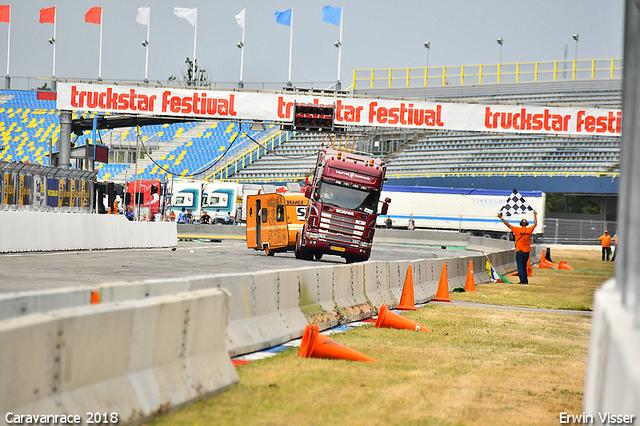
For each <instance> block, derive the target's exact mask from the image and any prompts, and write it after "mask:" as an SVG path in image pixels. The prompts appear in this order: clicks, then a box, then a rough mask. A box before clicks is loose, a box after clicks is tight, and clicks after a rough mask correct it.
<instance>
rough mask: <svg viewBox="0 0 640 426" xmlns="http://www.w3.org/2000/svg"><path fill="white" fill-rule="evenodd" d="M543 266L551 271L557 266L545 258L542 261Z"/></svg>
mask: <svg viewBox="0 0 640 426" xmlns="http://www.w3.org/2000/svg"><path fill="white" fill-rule="evenodd" d="M544 264H545V265H547V266H548V267H549V269H553V268H557V267H558V265H556V264H555V263H553V262H550V261H548V260H547V259H546V258H545V259H544Z"/></svg>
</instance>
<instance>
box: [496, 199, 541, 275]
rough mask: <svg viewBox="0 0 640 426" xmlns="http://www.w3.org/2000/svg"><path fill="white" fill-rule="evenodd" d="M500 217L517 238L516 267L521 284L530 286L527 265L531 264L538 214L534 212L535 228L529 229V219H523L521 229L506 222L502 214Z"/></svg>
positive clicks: (499, 214) (530, 227)
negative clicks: (533, 237)
mask: <svg viewBox="0 0 640 426" xmlns="http://www.w3.org/2000/svg"><path fill="white" fill-rule="evenodd" d="M498 217H499V218H500V220H502V223H504V224H505V225H506V226H507V228H509V229H510V230H511V232H513V233H514V235H515V238H516V265H518V277H519V278H520V284H529V279H528V278H527V263H528V262H529V253H530V252H531V236H532V235H533V230H534V229H535V228H536V226H538V212H536V211H535V210H534V211H533V226H529V227H527V225H529V222H527V219H522V220H521V221H520V227H515V226H511V225H510V224H509V222H507V221H506V220H504V218H503V217H502V213H498Z"/></svg>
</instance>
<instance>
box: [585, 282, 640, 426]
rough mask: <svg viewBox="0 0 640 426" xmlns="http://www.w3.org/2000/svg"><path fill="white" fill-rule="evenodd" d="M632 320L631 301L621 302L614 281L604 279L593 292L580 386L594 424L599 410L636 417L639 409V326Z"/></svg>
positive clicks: (635, 316) (634, 315)
mask: <svg viewBox="0 0 640 426" xmlns="http://www.w3.org/2000/svg"><path fill="white" fill-rule="evenodd" d="M629 299H630V298H629ZM635 324H637V315H636V309H635V307H634V306H633V302H631V303H630V302H629V301H628V300H627V301H626V303H625V301H623V292H622V291H620V290H619V289H617V288H616V283H615V281H614V280H608V281H606V282H605V283H604V284H603V285H602V286H601V287H600V288H599V289H598V290H597V291H596V293H595V296H594V306H593V326H592V327H591V341H590V344H589V362H588V366H587V377H586V380H585V387H584V411H585V412H586V413H587V414H590V415H591V416H593V418H594V419H596V423H595V424H603V423H602V422H601V421H600V418H599V416H598V414H599V413H600V414H602V415H604V413H611V414H615V415H632V414H633V415H635V416H636V419H637V416H638V414H639V411H640V367H638V353H640V330H639V329H638V327H637V326H635ZM618 423H622V422H621V421H618ZM627 423H633V421H631V422H627ZM607 424H608V423H607Z"/></svg>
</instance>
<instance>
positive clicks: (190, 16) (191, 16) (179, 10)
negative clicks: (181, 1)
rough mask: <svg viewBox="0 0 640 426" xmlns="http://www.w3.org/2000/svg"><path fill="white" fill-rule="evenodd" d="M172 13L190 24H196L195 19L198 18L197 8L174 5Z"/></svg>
mask: <svg viewBox="0 0 640 426" xmlns="http://www.w3.org/2000/svg"><path fill="white" fill-rule="evenodd" d="M173 14H174V15H176V16H177V17H178V18H182V19H186V20H187V21H189V23H190V24H191V25H192V26H194V27H195V26H196V20H197V19H198V8H197V7H196V8H195V9H185V8H183V7H174V8H173Z"/></svg>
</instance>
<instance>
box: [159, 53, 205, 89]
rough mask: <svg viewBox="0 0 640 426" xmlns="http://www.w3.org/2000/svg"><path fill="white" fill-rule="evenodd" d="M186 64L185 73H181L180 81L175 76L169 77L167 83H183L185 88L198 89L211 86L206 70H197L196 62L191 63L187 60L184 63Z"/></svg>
mask: <svg viewBox="0 0 640 426" xmlns="http://www.w3.org/2000/svg"><path fill="white" fill-rule="evenodd" d="M184 63H185V64H187V69H186V71H182V80H179V79H178V78H177V77H176V76H174V75H172V76H171V77H169V81H172V82H176V83H179V82H181V81H182V82H184V84H185V85H186V86H198V87H209V86H211V82H210V81H209V75H208V73H207V70H205V69H202V68H198V60H197V59H196V60H195V61H192V60H191V59H189V58H187V60H186V61H184Z"/></svg>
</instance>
